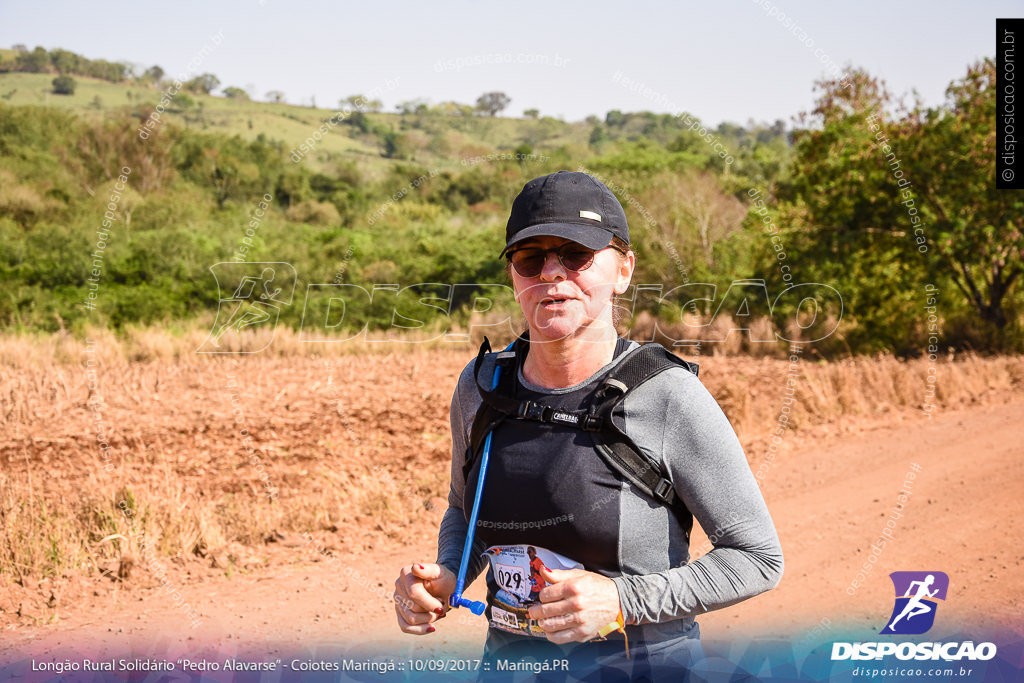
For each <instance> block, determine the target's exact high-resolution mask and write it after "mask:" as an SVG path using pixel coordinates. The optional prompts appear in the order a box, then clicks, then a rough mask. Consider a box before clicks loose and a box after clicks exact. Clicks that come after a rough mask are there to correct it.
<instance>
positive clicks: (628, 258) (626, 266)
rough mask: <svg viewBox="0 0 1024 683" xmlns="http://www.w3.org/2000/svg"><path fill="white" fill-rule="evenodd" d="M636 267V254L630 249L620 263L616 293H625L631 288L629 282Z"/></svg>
mask: <svg viewBox="0 0 1024 683" xmlns="http://www.w3.org/2000/svg"><path fill="white" fill-rule="evenodd" d="M635 267H636V254H634V253H633V250H632V249H630V250H629V251H627V252H626V255H625V256H624V257H623V258H622V262H621V263H620V264H619V273H618V280H617V281H616V283H615V293H616V294H625V293H626V290H627V289H629V283H630V281H631V280H632V279H633V269H634V268H635Z"/></svg>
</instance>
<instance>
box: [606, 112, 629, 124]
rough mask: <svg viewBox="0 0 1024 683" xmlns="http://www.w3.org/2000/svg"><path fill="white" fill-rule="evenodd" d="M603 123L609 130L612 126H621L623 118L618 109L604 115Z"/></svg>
mask: <svg viewBox="0 0 1024 683" xmlns="http://www.w3.org/2000/svg"><path fill="white" fill-rule="evenodd" d="M604 122H605V125H607V126H608V127H609V128H611V127H612V126H621V125H622V124H623V123H624V122H625V118H624V117H623V116H622V112H621V111H619V110H618V109H612V110H611V111H609V112H608V113H607V114H605V115H604Z"/></svg>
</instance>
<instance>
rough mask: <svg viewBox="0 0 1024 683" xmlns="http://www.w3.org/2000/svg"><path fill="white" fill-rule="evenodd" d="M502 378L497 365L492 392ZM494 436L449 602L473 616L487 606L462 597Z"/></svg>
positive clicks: (483, 458) (482, 468) (482, 461)
mask: <svg viewBox="0 0 1024 683" xmlns="http://www.w3.org/2000/svg"><path fill="white" fill-rule="evenodd" d="M514 344H515V342H512V344H509V345H508V346H506V347H505V350H506V351H511V350H512V346H513V345H514ZM500 377H501V366H499V365H497V364H495V366H494V380H493V381H492V382H491V391H494V390H495V389H497V388H498V379H499V378H500ZM492 435H493V432H487V438H486V439H484V452H483V455H481V456H480V474H479V476H478V477H477V482H476V495H475V496H474V497H473V510H472V512H470V513H469V529H467V530H466V545H465V546H464V547H463V548H462V560H460V561H459V576H458V579H457V580H456V582H455V592H454V593H452V596H451V598H450V599H449V600H448V604H450V605H451V606H452V607H468V608H469V610H470V611H471V612H472V613H473V614H483V613H484V608H485V607H486V605H485V604H484V603H482V602H475V601H473V600H467V599H466V598H464V597H462V591H463V589H464V588H465V587H466V570H467V569H468V568H469V554H470V553H471V552H472V551H473V536H474V533H473V532H474V531H475V530H476V518H477V514H478V513H479V512H480V494H482V493H483V490H484V478H485V477H486V476H487V461H488V460H490V458H491V436H492Z"/></svg>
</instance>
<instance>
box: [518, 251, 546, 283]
mask: <svg viewBox="0 0 1024 683" xmlns="http://www.w3.org/2000/svg"><path fill="white" fill-rule="evenodd" d="M545 256H547V254H545V253H544V252H543V251H541V250H540V249H529V250H527V249H523V250H521V251H517V252H516V253H514V254H512V267H513V268H515V269H516V272H517V273H519V274H520V275H522V276H523V277H536V276H537V275H539V274H540V272H541V271H542V270H544V257H545Z"/></svg>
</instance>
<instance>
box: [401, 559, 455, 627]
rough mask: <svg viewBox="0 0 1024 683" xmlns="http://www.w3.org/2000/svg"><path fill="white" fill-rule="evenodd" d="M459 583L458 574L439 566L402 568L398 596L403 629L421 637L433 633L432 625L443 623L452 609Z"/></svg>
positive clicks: (416, 565) (425, 564)
mask: <svg viewBox="0 0 1024 683" xmlns="http://www.w3.org/2000/svg"><path fill="white" fill-rule="evenodd" d="M455 582H456V577H455V574H453V573H452V571H451V570H450V569H448V568H447V567H442V566H441V565H439V564H433V563H430V564H428V563H424V564H411V565H408V566H405V567H402V571H401V572H399V574H398V578H397V579H396V580H395V595H394V598H395V613H396V614H397V615H398V626H399V628H401V629H402V630H403V631H405V632H406V633H412V634H415V635H418V636H421V635H423V634H425V633H433V632H434V630H435V629H434V626H433V625H432V622H435V621H437V620H438V619H443V618H444V617H445V614H446V613H447V612H448V610H449V609H450V608H449V606H448V598H449V597H450V596H451V594H452V593H453V592H454V591H455Z"/></svg>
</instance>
